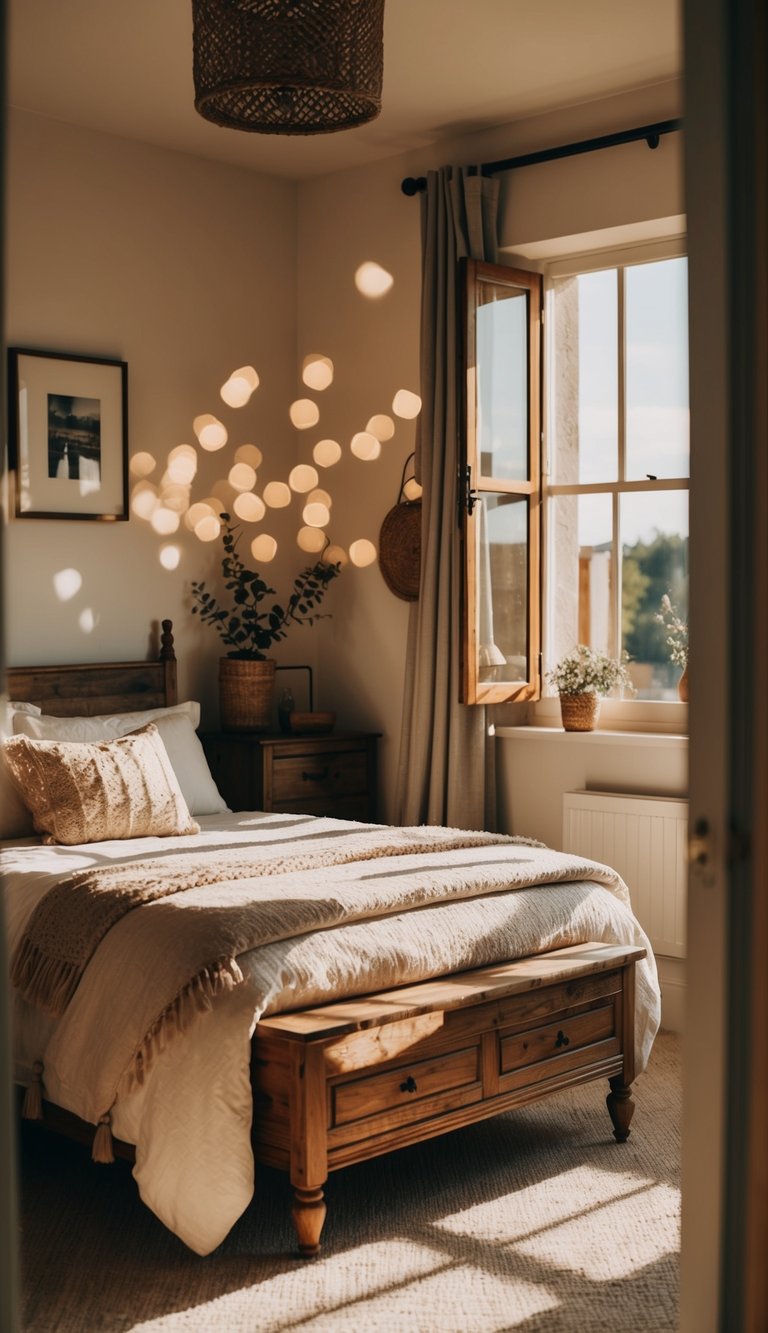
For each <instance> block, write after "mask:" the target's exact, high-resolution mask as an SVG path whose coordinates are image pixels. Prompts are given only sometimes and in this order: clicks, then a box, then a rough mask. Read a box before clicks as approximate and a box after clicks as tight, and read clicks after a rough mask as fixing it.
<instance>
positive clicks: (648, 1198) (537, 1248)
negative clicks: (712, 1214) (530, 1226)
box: [513, 1185, 680, 1282]
mask: <svg viewBox="0 0 768 1333" xmlns="http://www.w3.org/2000/svg"><path fill="white" fill-rule="evenodd" d="M633 1204H634V1205H635V1206H634V1207H633ZM679 1208H680V1196H679V1193H678V1191H677V1190H674V1189H670V1187H669V1186H668V1185H655V1186H653V1187H652V1188H651V1189H649V1190H644V1191H643V1192H642V1193H641V1194H640V1195H637V1196H634V1197H630V1198H627V1197H625V1198H623V1199H620V1200H617V1201H616V1202H615V1203H609V1204H606V1205H605V1206H604V1207H601V1208H596V1209H593V1210H591V1211H584V1212H582V1213H581V1214H578V1215H575V1216H574V1217H572V1218H571V1220H570V1221H569V1222H563V1223H562V1224H561V1225H560V1226H557V1227H552V1228H550V1229H549V1230H548V1231H543V1232H541V1233H540V1234H539V1235H538V1236H531V1237H529V1238H528V1239H527V1240H521V1241H519V1242H517V1243H516V1244H515V1245H514V1246H513V1248H514V1249H515V1250H516V1251H517V1252H518V1253H519V1254H524V1255H526V1256H527V1257H528V1258H532V1259H537V1260H538V1261H539V1262H540V1263H545V1264H547V1265H548V1266H549V1265H554V1266H555V1267H557V1268H568V1269H570V1270H571V1272H574V1273H580V1274H581V1275H582V1276H584V1277H586V1278H588V1279H589V1280H590V1281H591V1282H613V1281H617V1280H619V1279H620V1278H626V1277H629V1276H631V1275H632V1274H633V1273H638V1272H639V1271H640V1270H641V1269H643V1268H647V1267H648V1266H649V1264H653V1263H656V1261H657V1260H659V1259H661V1258H662V1257H663V1256H664V1255H666V1254H675V1253H676V1252H677V1250H678V1248H679V1240H678V1224H677V1218H678V1213H679ZM651 1219H652V1225H649V1222H650V1221H651Z"/></svg>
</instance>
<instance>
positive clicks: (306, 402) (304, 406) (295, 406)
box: [288, 398, 320, 430]
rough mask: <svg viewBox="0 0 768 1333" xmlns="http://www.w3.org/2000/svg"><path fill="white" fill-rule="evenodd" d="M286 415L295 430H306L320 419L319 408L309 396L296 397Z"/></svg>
mask: <svg viewBox="0 0 768 1333" xmlns="http://www.w3.org/2000/svg"><path fill="white" fill-rule="evenodd" d="M288 415H289V417H290V418H291V421H292V422H293V424H294V426H295V427H296V429H297V430H307V429H308V428H309V427H310V426H316V425H317V423H318V421H319V420H320V408H319V407H318V406H317V403H313V402H312V399H311V398H297V399H296V401H295V403H291V406H290V407H289V408H288Z"/></svg>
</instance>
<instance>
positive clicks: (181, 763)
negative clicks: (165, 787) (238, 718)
mask: <svg viewBox="0 0 768 1333" xmlns="http://www.w3.org/2000/svg"><path fill="white" fill-rule="evenodd" d="M154 725H155V726H156V727H157V730H158V731H159V733H160V738H161V740H162V742H163V745H164V746H165V748H166V750H167V751H168V758H169V759H170V761H171V767H172V768H173V771H174V773H175V774H176V777H177V778H178V782H179V786H180V787H181V791H182V795H183V797H184V800H185V801H186V803H187V805H188V806H189V813H190V814H191V815H219V814H221V813H222V811H225V810H226V811H228V810H229V806H228V805H227V803H226V801H225V800H224V798H223V797H222V796H221V794H220V792H219V789H218V787H217V786H216V783H215V782H214V780H213V774H212V773H211V770H210V768H209V767H208V760H207V759H206V757H205V750H204V749H203V747H202V745H201V743H200V737H199V736H198V735H197V733H196V731H195V728H194V727H193V725H192V723H191V722H190V720H189V718H188V717H185V715H184V714H183V713H173V712H171V713H169V714H168V715H167V716H163V717H158V718H155V723H154Z"/></svg>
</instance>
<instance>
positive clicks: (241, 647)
mask: <svg viewBox="0 0 768 1333" xmlns="http://www.w3.org/2000/svg"><path fill="white" fill-rule="evenodd" d="M221 525H222V526H221V532H222V544H223V547H224V555H223V556H222V561H221V572H222V575H223V578H224V587H225V589H226V591H227V592H228V593H229V594H230V598H231V605H230V606H229V607H224V606H222V605H221V604H220V602H219V601H218V600H217V598H216V597H215V596H214V595H213V594H212V593H210V592H209V591H208V589H207V588H206V585H205V583H204V582H202V581H199V580H195V581H193V583H192V597H193V599H194V603H195V604H194V606H193V607H192V614H193V615H199V617H200V619H201V620H202V621H203V623H204V624H207V625H213V626H214V628H215V629H216V631H217V633H218V634H219V635H220V636H221V639H222V641H223V642H224V643H225V644H226V646H227V648H228V649H229V652H228V653H227V655H226V657H222V658H221V659H220V662H219V706H220V715H221V717H220V720H221V725H222V728H223V729H224V730H225V731H266V730H267V729H268V727H269V723H270V716H271V703H272V691H273V688H274V681H275V662H274V659H273V658H271V657H270V656H269V649H270V648H271V647H272V645H273V644H275V643H277V642H279V640H280V639H284V638H285V636H286V634H287V633H288V630H289V629H290V627H291V626H292V625H311V624H313V622H314V621H315V620H317V619H318V618H319V616H318V613H317V607H318V606H319V605H320V603H321V602H322V600H323V597H324V596H325V593H326V592H327V590H328V585H329V584H330V583H331V582H332V581H333V579H335V578H336V576H337V575H338V574H339V572H340V570H341V566H340V565H336V564H329V563H328V562H326V561H324V560H323V559H322V557H321V558H320V559H318V560H317V561H316V562H315V564H314V565H308V566H307V567H306V569H303V570H302V571H301V573H300V574H299V575H297V577H296V578H295V579H294V581H293V591H292V592H291V594H290V596H289V598H288V600H287V601H286V602H285V604H283V603H282V602H279V601H274V602H271V603H270V604H269V605H267V606H263V605H262V603H263V602H264V601H265V599H266V598H269V597H275V596H276V593H275V589H274V588H271V587H270V586H269V584H268V583H266V582H265V580H264V579H263V578H262V577H261V575H260V574H257V573H256V572H255V571H254V570H251V569H248V568H247V567H246V565H245V564H244V563H243V561H242V560H241V558H240V555H239V553H238V549H237V548H238V543H239V540H240V536H241V533H240V529H239V528H238V527H236V526H234V525H233V524H232V521H231V519H230V516H229V514H222V515H221Z"/></svg>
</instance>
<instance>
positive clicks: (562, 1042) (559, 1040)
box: [555, 1028, 571, 1048]
mask: <svg viewBox="0 0 768 1333" xmlns="http://www.w3.org/2000/svg"><path fill="white" fill-rule="evenodd" d="M570 1044H571V1039H570V1037H566V1035H565V1033H564V1032H563V1030H562V1028H561V1029H560V1031H559V1032H558V1034H557V1037H556V1038H555V1047H556V1048H557V1047H559V1046H570Z"/></svg>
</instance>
